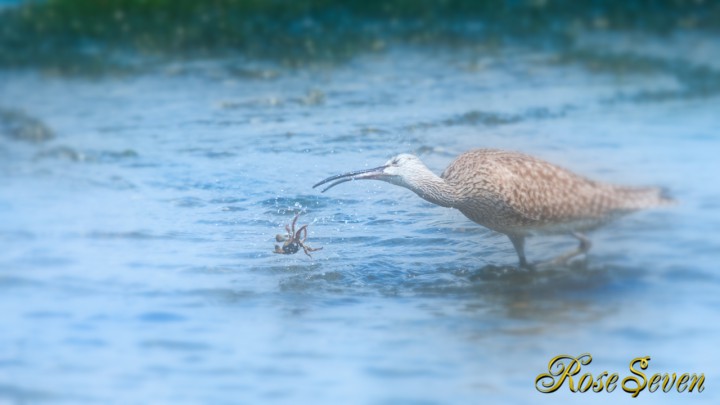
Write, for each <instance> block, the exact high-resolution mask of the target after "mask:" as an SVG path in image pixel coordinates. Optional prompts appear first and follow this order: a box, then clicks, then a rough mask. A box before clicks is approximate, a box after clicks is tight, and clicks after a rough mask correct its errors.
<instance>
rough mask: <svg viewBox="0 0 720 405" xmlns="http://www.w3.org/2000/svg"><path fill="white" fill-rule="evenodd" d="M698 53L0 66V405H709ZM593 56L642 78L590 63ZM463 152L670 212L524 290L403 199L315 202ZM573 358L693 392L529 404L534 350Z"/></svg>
mask: <svg viewBox="0 0 720 405" xmlns="http://www.w3.org/2000/svg"><path fill="white" fill-rule="evenodd" d="M718 43H719V42H718V41H717V40H716V38H713V37H712V36H709V35H693V34H687V35H683V34H677V35H674V36H672V37H670V38H664V39H662V40H660V39H658V38H656V37H646V36H642V35H634V34H628V33H625V34H617V36H612V35H610V34H607V35H606V36H601V37H597V36H590V35H588V36H587V38H585V39H584V41H580V42H579V44H578V45H577V46H578V49H574V50H573V51H578V52H576V53H574V54H572V55H576V56H575V57H569V56H568V55H560V54H558V52H556V51H554V50H552V49H537V48H530V47H523V46H522V45H521V44H518V45H508V46H505V47H502V48H500V49H498V48H485V47H480V46H479V47H477V48H474V47H462V48H460V49H437V48H414V47H412V46H395V47H390V48H389V49H388V50H387V51H386V52H383V53H376V54H367V55H360V56H357V57H355V58H353V59H352V60H350V61H348V62H347V63H342V64H339V65H322V64H319V65H312V66H307V67H303V68H300V69H295V68H287V67H282V66H279V65H275V64H273V63H269V62H268V63H265V62H257V61H249V60H244V59H241V58H224V59H209V60H203V61H195V62H176V63H169V64H161V65H159V66H156V67H154V68H152V69H149V70H147V71H144V72H142V73H140V74H133V75H123V76H101V77H94V78H77V77H64V76H53V75H46V74H44V73H42V72H40V71H33V70H4V71H2V72H0V107H1V108H3V109H5V110H6V111H10V110H11V111H15V112H17V111H22V112H23V114H25V116H27V117H32V118H34V119H36V120H39V122H41V123H42V124H43V125H44V126H46V128H47V129H48V130H50V131H52V134H53V135H54V136H53V137H52V139H48V140H45V141H37V140H36V141H32V140H28V139H19V138H18V137H13V136H4V137H0V246H2V253H0V325H1V328H2V331H1V332H0V403H10V404H20V403H102V404H113V403H117V404H128V403H157V404H163V403H168V404H169V403H172V404H194V403H213V404H222V403H267V402H283V403H380V404H383V403H387V404H390V403H392V404H396V403H412V404H416V403H417V404H428V403H433V404H434V403H479V402H488V403H499V402H503V403H517V404H526V403H557V402H558V401H560V400H568V399H569V400H572V401H580V400H582V401H583V402H589V403H591V402H593V403H605V402H606V401H608V400H612V401H613V402H617V403H676V402H677V401H679V400H688V402H691V403H717V402H716V401H718V399H719V398H720V397H719V396H718V394H717V393H718V389H717V387H718V386H720V380H718V377H717V376H718V375H719V373H720V352H719V351H718V350H717V348H716V346H717V342H718V340H719V339H720V322H718V321H719V320H720V319H719V317H718V313H719V310H720V294H718V292H720V277H719V275H718V271H720V269H719V268H718V259H719V258H720V255H719V254H718V252H720V236H718V233H717V230H718V229H720V210H719V208H720V205H719V203H718V201H720V187H718V181H717V176H718V173H720V163H719V161H718V157H717V156H718V152H719V151H720V134H719V133H718V128H720V115H719V114H718V106H720V98H718V94H716V93H714V92H713V91H706V90H707V88H708V86H710V88H712V86H714V83H715V81H718V82H719V83H720V79H718V78H719V77H720V65H718V62H717V61H718V58H717V55H718V54H719V53H718V52H719V51H720V48H718V45H717V44H718ZM580 51H582V52H580ZM588 52H590V53H592V55H594V56H593V58H590V57H589V56H587V55H588ZM572 55H571V56H572ZM577 55H585V56H577ZM618 55H619V58H620V59H621V60H630V61H632V60H635V59H637V58H650V60H652V61H654V62H655V63H654V65H653V66H657V68H656V69H646V68H643V67H637V68H636V67H635V66H634V65H632V64H628V65H626V68H623V69H613V68H612V66H613V65H612V63H603V61H605V59H603V58H617V57H618ZM608 60H610V61H613V60H616V59H608ZM624 66H625V65H624ZM643 66H644V65H643ZM698 67H702V69H703V70H702V72H704V74H705V75H706V76H704V79H703V80H705V82H701V83H699V84H698V81H694V80H693V78H696V77H697V76H694V74H695V73H693V72H696V70H693V69H696V68H698ZM6 115H7V114H6ZM5 127H6V128H8V127H9V125H8V124H7V123H6V125H5ZM6 131H9V130H7V129H6ZM476 147H494V148H504V149H512V150H518V151H523V152H526V153H530V154H533V155H536V156H539V157H542V158H544V159H547V160H549V161H552V162H555V163H557V164H560V165H563V166H565V167H568V168H570V169H572V170H574V171H576V172H578V173H581V174H583V175H586V176H589V177H592V178H595V179H598V180H604V181H609V182H615V183H620V184H628V185H659V186H663V187H666V188H667V189H668V190H670V191H671V192H672V194H673V195H674V197H675V198H676V199H677V200H678V201H679V203H678V204H677V205H676V206H673V207H668V208H663V209H657V210H650V211H646V212H640V213H637V214H634V215H631V216H628V217H626V218H623V219H622V220H620V221H617V222H614V223H612V224H610V225H608V226H607V227H605V228H603V229H601V230H598V231H597V232H594V233H593V234H591V235H590V236H591V238H592V240H593V243H594V246H593V249H592V250H591V252H590V254H589V257H588V258H587V261H582V260H581V261H579V262H577V263H575V264H572V265H570V266H569V267H562V268H550V269H546V270H543V271H538V272H537V273H536V274H531V275H528V274H526V273H524V272H518V271H514V270H512V269H511V268H510V267H511V266H513V265H514V264H515V263H516V256H515V253H514V250H513V248H512V246H511V244H510V243H509V241H508V240H507V238H506V237H505V236H503V235H499V234H496V233H493V232H491V231H489V230H487V229H484V228H482V227H479V226H478V225H476V224H474V223H473V222H471V221H469V220H468V219H466V218H465V217H464V216H463V215H462V214H460V213H459V212H457V211H454V210H451V209H446V208H441V207H437V206H434V205H432V204H430V203H427V202H425V201H423V200H421V199H420V198H418V197H417V196H416V195H414V194H413V193H411V192H410V191H408V190H405V189H402V188H399V187H396V186H392V185H390V184H386V183H381V182H371V181H366V182H353V183H347V184H343V185H340V186H338V187H336V188H334V189H332V190H330V191H329V192H327V193H325V194H321V193H320V192H319V191H318V190H315V189H312V185H313V184H314V183H316V182H317V181H319V180H321V179H323V178H325V177H328V176H330V175H333V174H338V173H341V172H345V171H349V170H355V169H363V168H368V167H375V166H378V165H380V164H382V163H383V162H385V161H386V160H387V159H388V158H389V157H391V156H392V155H394V154H397V153H403V152H405V153H407V152H409V153H416V154H418V155H419V156H420V157H421V158H422V159H423V160H424V161H425V162H426V163H427V165H428V166H429V167H430V168H431V169H433V170H434V171H436V172H438V173H439V172H440V171H442V169H443V168H444V167H445V166H446V165H447V164H448V163H449V162H450V161H452V159H453V157H454V156H456V155H457V154H459V153H462V152H463V151H466V150H469V149H472V148H476ZM296 213H301V216H300V218H299V223H300V224H309V228H308V229H309V232H308V233H309V238H308V244H309V245H310V246H313V247H323V249H322V250H320V251H317V252H314V253H313V254H312V258H310V257H307V256H305V255H304V254H302V252H300V254H296V255H278V254H274V253H273V249H274V244H275V235H276V234H278V233H284V229H283V227H284V226H285V224H287V223H288V222H289V221H291V220H292V218H293V216H294V215H295V214H296ZM573 243H574V242H573V240H572V239H571V238H566V237H561V236H552V237H536V238H533V239H531V240H530V241H529V245H528V247H527V252H528V255H529V257H530V258H531V259H532V260H542V259H548V258H550V257H552V256H553V255H555V254H557V253H560V252H562V251H564V250H565V249H569V248H571V247H572V246H573ZM586 352H589V353H591V354H592V355H593V359H594V360H593V363H592V365H591V366H588V371H591V372H593V373H595V374H598V373H600V372H602V371H610V372H613V371H615V372H619V373H620V375H621V377H622V376H625V375H628V374H629V371H628V369H627V367H628V363H629V362H630V360H631V359H633V358H635V357H640V356H651V358H652V360H651V362H650V368H649V370H648V371H649V372H677V373H682V372H695V373H704V374H705V376H706V383H705V385H706V390H705V391H704V392H702V393H691V394H687V393H685V394H677V393H674V394H673V393H671V394H664V393H657V392H656V393H652V394H651V393H648V392H647V391H645V392H643V393H641V394H640V395H639V397H638V398H637V399H632V398H630V395H629V394H627V393H624V392H622V390H621V389H618V390H616V391H615V392H614V393H612V394H606V393H603V394H592V393H587V394H579V393H578V394H572V393H570V392H569V390H568V389H567V388H563V389H561V390H560V391H559V392H557V393H555V394H540V393H539V392H538V391H537V390H536V389H535V385H534V384H535V378H536V377H537V375H538V374H540V373H542V372H545V371H546V370H547V366H548V361H549V360H550V359H551V358H552V357H554V356H556V355H559V354H571V355H580V354H581V353H586Z"/></svg>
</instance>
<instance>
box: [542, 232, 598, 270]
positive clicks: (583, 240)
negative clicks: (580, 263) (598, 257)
mask: <svg viewBox="0 0 720 405" xmlns="http://www.w3.org/2000/svg"><path fill="white" fill-rule="evenodd" d="M571 235H572V236H574V237H576V238H577V239H578V240H579V241H580V244H579V245H578V247H577V248H576V249H574V250H571V251H570V252H567V253H565V254H563V255H560V256H558V257H556V258H554V259H552V260H551V261H550V262H549V263H550V264H565V263H567V261H568V260H570V259H572V258H573V257H575V256H579V255H581V254H585V253H587V252H588V250H590V248H591V247H592V242H590V239H588V238H587V237H585V235H583V234H581V233H580V232H572V233H571Z"/></svg>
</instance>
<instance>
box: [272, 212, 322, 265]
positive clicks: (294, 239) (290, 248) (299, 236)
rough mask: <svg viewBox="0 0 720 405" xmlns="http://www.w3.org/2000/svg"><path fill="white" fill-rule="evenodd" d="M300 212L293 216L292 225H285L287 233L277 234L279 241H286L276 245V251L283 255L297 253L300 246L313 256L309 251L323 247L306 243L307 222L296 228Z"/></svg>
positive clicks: (276, 237) (276, 238)
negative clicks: (315, 246) (312, 246)
mask: <svg viewBox="0 0 720 405" xmlns="http://www.w3.org/2000/svg"><path fill="white" fill-rule="evenodd" d="M299 216H300V214H299V213H298V214H296V215H295V218H293V220H292V223H291V225H285V230H286V231H287V235H277V236H275V240H276V241H278V242H284V243H283V245H282V246H279V245H275V252H274V253H279V254H282V255H291V254H295V253H297V252H298V250H300V248H303V251H304V252H305V254H306V255H308V256H309V257H311V258H312V256H310V253H309V252H314V251H316V250H320V249H322V247H319V248H311V247H310V246H307V245H305V241H306V240H307V234H308V232H307V227H308V226H307V224H305V225H303V226H301V227H300V229H298V230H297V231H296V230H295V223H296V222H297V220H298V217H299Z"/></svg>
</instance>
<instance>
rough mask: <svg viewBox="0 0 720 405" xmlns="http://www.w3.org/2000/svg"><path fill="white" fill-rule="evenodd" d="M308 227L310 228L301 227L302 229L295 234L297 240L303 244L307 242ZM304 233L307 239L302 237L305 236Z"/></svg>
mask: <svg viewBox="0 0 720 405" xmlns="http://www.w3.org/2000/svg"><path fill="white" fill-rule="evenodd" d="M307 227H308V226H307V225H303V226H301V227H300V229H298V231H297V232H296V233H295V239H296V240H299V241H303V242H305V241H306V240H307V233H308V232H307ZM303 232H304V236H305V237H301V235H303Z"/></svg>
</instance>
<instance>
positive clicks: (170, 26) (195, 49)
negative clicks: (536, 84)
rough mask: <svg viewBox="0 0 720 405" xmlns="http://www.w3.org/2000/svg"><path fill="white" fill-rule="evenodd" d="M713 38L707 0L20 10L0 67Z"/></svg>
mask: <svg viewBox="0 0 720 405" xmlns="http://www.w3.org/2000/svg"><path fill="white" fill-rule="evenodd" d="M719 26H720V2H712V1H708V0H705V1H703V0H627V1H622V2H617V1H609V0H608V1H600V0H597V1H589V2H578V1H573V0H505V1H473V0H440V1H437V0H386V1H362V0H346V1H332V0H214V1H210V2H200V1H195V0H114V1H107V0H47V1H28V2H23V3H22V4H21V5H19V6H14V7H8V8H6V9H4V10H2V11H0V66H5V67H27V66H42V67H45V68H51V69H59V70H63V71H67V70H70V71H72V70H75V69H79V68H82V69H83V70H87V69H89V68H90V69H92V68H105V67H108V66H114V67H119V68H129V67H132V66H133V65H136V64H137V63H138V60H137V59H136V58H135V56H137V55H143V56H153V57H161V58H166V57H175V58H177V57H183V58H185V57H204V56H214V55H218V54H227V53H232V54H241V55H246V56H250V57H257V58H266V59H272V60H276V61H279V62H281V63H285V64H298V63H303V62H306V61H318V60H320V61H337V60H343V59H345V58H347V57H349V56H352V55H354V54H356V53H358V52H365V51H372V50H377V49H382V48H383V47H384V46H385V45H386V44H387V43H388V42H394V41H403V42H411V43H421V44H435V43H442V44H453V43H457V42H460V43H464V42H473V43H474V42H478V41H480V42H483V43H491V44H492V43H502V42H504V41H508V40H513V39H522V40H539V41H544V42H551V43H560V44H562V43H564V42H567V41H571V40H572V37H573V34H574V33H576V32H578V31H579V30H590V29H630V30H642V31H651V32H655V33H669V32H672V31H673V30H675V29H677V28H700V29H713V30H714V29H717V28H718V27H719ZM143 60H145V61H147V60H148V59H147V58H144V59H143Z"/></svg>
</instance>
